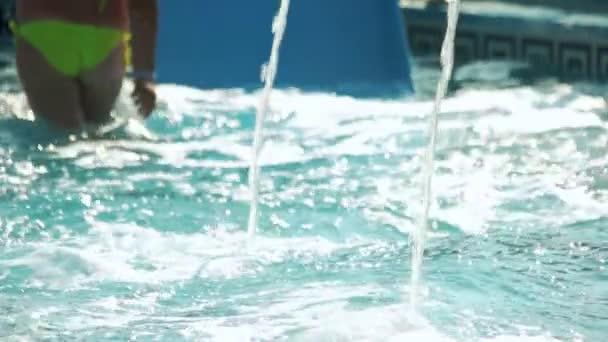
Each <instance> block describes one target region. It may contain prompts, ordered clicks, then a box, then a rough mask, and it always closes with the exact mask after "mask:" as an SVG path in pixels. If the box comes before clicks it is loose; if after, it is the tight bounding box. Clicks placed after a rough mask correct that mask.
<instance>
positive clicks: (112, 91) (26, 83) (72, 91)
mask: <svg viewBox="0 0 608 342" xmlns="http://www.w3.org/2000/svg"><path fill="white" fill-rule="evenodd" d="M98 6H99V2H98V1H92V0H86V1H85V0H80V1H73V0H52V1H49V0H18V1H17V21H18V22H19V23H25V22H28V21H33V20H39V19H58V20H63V21H66V22H73V23H79V24H87V25H94V26H99V27H109V28H115V29H119V30H125V31H126V30H128V29H129V28H130V30H131V33H132V36H133V38H132V43H131V47H132V50H133V51H132V54H133V56H132V64H133V69H134V70H136V71H146V72H153V71H154V68H155V60H154V54H155V48H156V33H157V27H158V19H157V17H158V8H157V0H107V2H106V7H105V9H104V11H101V12H100V11H99V7H98ZM125 48H126V47H125V46H124V44H119V45H118V46H117V47H116V48H115V49H114V50H113V51H112V52H111V53H110V54H109V55H108V57H106V59H105V60H104V61H102V63H100V64H99V65H97V66H96V67H95V68H93V69H91V70H85V71H83V72H82V73H81V74H80V75H78V76H77V77H74V78H72V77H68V76H65V75H63V74H61V73H59V72H58V71H56V70H55V69H54V68H53V66H52V65H50V64H49V63H48V62H47V61H46V59H45V58H44V57H43V56H42V54H41V53H40V52H39V51H38V50H36V49H35V48H34V47H32V46H31V45H30V44H29V43H27V42H26V41H24V40H22V39H19V40H18V42H17V53H16V54H17V55H16V57H17V71H18V73H19V77H20V79H21V83H22V85H23V88H24V91H25V93H26V96H27V98H28V102H29V103H30V106H31V108H32V110H33V111H34V113H35V115H36V116H37V117H39V118H43V119H45V120H47V121H49V122H51V123H53V124H55V125H56V126H59V127H62V128H66V129H76V130H77V129H83V128H85V126H90V125H99V124H101V123H104V122H107V121H108V120H109V118H110V112H111V110H112V108H113V106H114V104H115V102H116V99H117V97H118V94H119V93H120V89H121V87H122V81H123V78H124V76H125V69H126V66H125V61H124V53H125ZM132 96H133V99H134V101H135V103H136V104H137V106H138V109H139V114H140V115H141V116H142V117H144V118H147V117H148V116H149V115H150V113H151V112H152V110H153V109H154V107H155V104H156V93H155V90H154V81H153V79H147V78H140V79H135V88H134V91H133V94H132Z"/></svg>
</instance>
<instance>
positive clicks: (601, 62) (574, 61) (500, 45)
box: [402, 0, 608, 81]
mask: <svg viewBox="0 0 608 342" xmlns="http://www.w3.org/2000/svg"><path fill="white" fill-rule="evenodd" d="M543 2H544V4H545V5H544V6H540V4H542V3H543ZM402 5H403V11H404V16H405V18H406V25H407V32H408V34H409V37H410V42H411V48H412V52H413V54H414V55H415V56H424V55H430V56H435V55H437V54H438V53H439V50H440V47H441V41H442V39H443V34H444V33H443V32H444V31H445V25H446V21H445V6H443V3H441V2H436V1H426V0H407V1H404V2H402ZM549 6H551V7H549ZM606 14H608V1H602V2H600V1H596V0H584V1H581V2H575V1H558V0H547V1H544V0H543V1H536V2H532V3H531V4H526V5H524V1H521V0H503V1H494V2H488V1H473V0H471V1H465V2H463V4H462V13H461V16H460V21H459V27H458V32H457V35H456V42H455V46H456V63H457V64H464V63H468V62H470V61H473V60H515V61H525V62H528V63H530V64H531V65H532V66H533V67H535V68H536V69H537V70H542V71H546V72H549V73H552V74H556V75H560V76H564V77H568V78H576V79H590V80H599V81H604V80H606V79H608V16H607V15H606Z"/></svg>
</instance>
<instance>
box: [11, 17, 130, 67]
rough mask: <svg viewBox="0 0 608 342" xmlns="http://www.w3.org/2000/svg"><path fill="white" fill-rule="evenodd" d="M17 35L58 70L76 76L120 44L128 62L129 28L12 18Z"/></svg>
mask: <svg viewBox="0 0 608 342" xmlns="http://www.w3.org/2000/svg"><path fill="white" fill-rule="evenodd" d="M11 29H12V30H13V33H14V34H15V36H16V37H18V38H21V39H23V40H25V41H27V42H28V43H29V44H31V45H32V46H33V47H34V48H36V49H37V50H38V51H40V53H41V54H42V55H43V56H44V58H45V59H46V60H47V61H48V62H49V64H51V65H52V66H53V67H54V68H55V69H56V70H57V71H59V72H60V73H62V74H64V75H66V76H69V77H76V76H78V75H80V74H81V73H82V72H83V71H87V70H91V69H94V68H95V67H96V66H97V65H99V64H100V63H101V62H103V61H104V60H105V59H106V58H107V57H108V55H109V54H110V53H111V52H112V51H113V50H114V49H115V48H116V47H117V46H118V45H119V44H122V43H124V44H125V65H130V62H131V51H130V48H129V44H128V42H129V40H130V39H131V35H130V33H129V32H124V31H120V30H117V29H111V28H104V27H97V26H91V25H83V24H75V23H69V22H65V21H60V20H37V21H31V22H27V23H24V24H20V25H18V24H16V23H15V22H11Z"/></svg>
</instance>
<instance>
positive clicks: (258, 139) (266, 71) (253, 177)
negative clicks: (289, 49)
mask: <svg viewBox="0 0 608 342" xmlns="http://www.w3.org/2000/svg"><path fill="white" fill-rule="evenodd" d="M288 12H289V0H281V7H280V8H279V12H278V14H277V16H276V17H275V19H274V22H273V24H272V32H273V33H274V40H273V42H272V51H271V53H270V61H269V63H268V64H267V65H264V67H263V68H262V80H263V81H264V82H265V84H264V90H263V92H262V97H261V99H260V102H259V104H258V107H257V112H256V121H255V133H254V140H253V152H252V156H251V164H250V168H249V188H250V191H251V207H250V209H249V224H248V233H249V236H250V237H251V236H253V235H255V231H256V227H257V225H258V192H259V189H258V187H259V182H260V166H259V159H260V151H261V149H262V146H263V144H264V136H263V131H264V120H265V118H266V112H267V111H268V105H269V102H270V95H271V93H272V88H273V85H274V79H275V76H276V73H277V65H278V63H279V49H280V48H281V42H282V41H283V34H284V33H285V27H286V26H287V14H288Z"/></svg>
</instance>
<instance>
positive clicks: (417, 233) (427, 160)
mask: <svg viewBox="0 0 608 342" xmlns="http://www.w3.org/2000/svg"><path fill="white" fill-rule="evenodd" d="M447 2H448V27H447V30H446V34H445V39H444V41H443V46H442V48H441V67H442V71H441V78H440V79H439V82H438V84H437V92H436V95H435V102H434V104H433V111H432V113H431V116H430V122H429V127H428V137H429V141H428V145H427V149H426V153H425V157H424V165H423V169H422V170H423V182H424V183H423V193H422V213H421V215H420V217H419V220H420V221H419V222H418V224H417V226H416V229H415V230H414V233H413V240H414V244H413V248H412V273H411V274H412V275H411V277H412V279H411V292H410V296H411V297H410V303H411V305H412V308H414V309H415V308H416V307H417V303H418V300H419V292H420V278H421V273H422V258H423V255H424V248H425V246H424V245H425V240H426V231H427V229H428V218H429V209H430V206H431V200H432V182H433V173H434V161H435V145H436V142H437V126H438V115H439V112H440V111H441V101H442V99H443V98H444V97H445V94H446V92H447V87H448V84H449V82H450V78H451V75H452V69H453V66H454V38H455V35H456V26H457V24H458V13H459V6H460V1H459V0H447Z"/></svg>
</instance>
